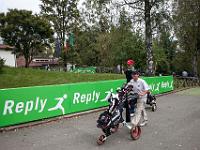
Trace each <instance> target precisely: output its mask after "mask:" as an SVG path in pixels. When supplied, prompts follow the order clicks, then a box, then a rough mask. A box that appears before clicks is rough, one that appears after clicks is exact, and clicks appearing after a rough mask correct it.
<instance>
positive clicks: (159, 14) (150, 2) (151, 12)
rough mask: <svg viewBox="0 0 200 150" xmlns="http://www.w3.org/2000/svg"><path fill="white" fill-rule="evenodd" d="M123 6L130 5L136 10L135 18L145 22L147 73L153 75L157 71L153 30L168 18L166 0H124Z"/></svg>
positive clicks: (136, 20)
mask: <svg viewBox="0 0 200 150" xmlns="http://www.w3.org/2000/svg"><path fill="white" fill-rule="evenodd" d="M123 1H124V3H123V4H121V6H124V5H128V6H129V7H130V8H132V9H133V10H134V11H133V12H134V15H133V18H135V19H134V21H135V22H138V23H139V24H140V25H141V24H143V22H144V24H145V45H146V66H147V74H148V75H153V74H154V72H155V70H154V69H155V67H154V65H155V64H154V61H153V50H152V40H153V38H152V34H153V31H154V30H155V29H156V28H157V27H158V25H159V26H161V23H162V22H163V18H167V15H166V14H167V13H165V12H167V10H166V8H165V2H166V0H132V1H131V0H123Z"/></svg>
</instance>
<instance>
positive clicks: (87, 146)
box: [0, 88, 200, 150]
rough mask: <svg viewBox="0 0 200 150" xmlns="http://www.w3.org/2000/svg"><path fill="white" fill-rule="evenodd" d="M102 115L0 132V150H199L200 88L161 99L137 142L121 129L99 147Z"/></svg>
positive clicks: (85, 116) (150, 114)
mask: <svg viewBox="0 0 200 150" xmlns="http://www.w3.org/2000/svg"><path fill="white" fill-rule="evenodd" d="M99 113H100V112H98V113H92V114H88V115H84V116H81V117H76V118H71V119H65V120H61V121H58V122H51V123H48V124H44V125H40V126H35V127H31V128H24V129H20V130H18V131H9V132H4V133H0V150H107V149H109V150H122V149H124V150H200V88H198V89H197V88H196V89H190V90H186V91H182V92H179V93H176V94H170V95H167V96H162V97H159V98H158V110H157V111H156V112H151V111H150V110H149V111H148V116H149V119H150V120H149V124H148V126H146V127H143V128H142V129H143V130H142V136H141V138H140V139H139V140H137V141H132V140H131V138H130V135H129V131H128V129H127V128H121V129H120V130H119V131H118V132H117V133H115V134H113V135H112V136H111V137H110V138H109V139H108V140H107V141H106V143H105V144H104V145H101V146H97V144H96V139H97V137H98V136H99V135H100V134H101V131H100V130H99V129H98V128H96V119H97V117H98V115H99Z"/></svg>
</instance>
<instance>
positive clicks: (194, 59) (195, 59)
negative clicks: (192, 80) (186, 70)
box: [192, 51, 198, 77]
mask: <svg viewBox="0 0 200 150" xmlns="http://www.w3.org/2000/svg"><path fill="white" fill-rule="evenodd" d="M197 57H198V56H197V51H196V52H195V54H194V55H193V59H192V69H193V75H194V76H195V77H197V76H198V70H197V68H198V65H197Z"/></svg>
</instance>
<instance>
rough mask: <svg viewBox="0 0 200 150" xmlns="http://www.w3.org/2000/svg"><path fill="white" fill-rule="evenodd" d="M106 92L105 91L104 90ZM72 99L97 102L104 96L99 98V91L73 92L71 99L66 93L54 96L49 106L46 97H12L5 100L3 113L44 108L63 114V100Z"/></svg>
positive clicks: (17, 112)
mask: <svg viewBox="0 0 200 150" xmlns="http://www.w3.org/2000/svg"><path fill="white" fill-rule="evenodd" d="M105 93H106V94H107V92H105ZM66 100H67V101H68V100H72V104H74V105H77V104H84V105H88V104H90V103H97V102H98V101H100V102H104V101H105V98H103V99H101V100H100V92H97V91H91V92H88V93H85V94H81V93H78V92H76V93H74V94H73V97H72V99H69V97H68V95H67V94H63V95H62V96H60V97H56V98H54V99H53V101H55V102H56V101H57V102H56V104H55V105H54V106H49V104H48V101H49V99H47V98H40V97H36V99H35V100H26V101H18V102H17V101H16V100H14V99H10V100H6V101H5V103H4V108H3V115H4V116H5V115H12V114H15V113H16V114H23V115H28V114H29V113H31V112H33V111H34V112H37V113H42V112H43V111H44V110H46V109H47V110H48V112H52V111H57V110H60V111H61V112H62V114H65V107H64V102H65V101H66Z"/></svg>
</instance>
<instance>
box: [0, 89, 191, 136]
mask: <svg viewBox="0 0 200 150" xmlns="http://www.w3.org/2000/svg"><path fill="white" fill-rule="evenodd" d="M187 89H189V88H183V89H177V90H174V91H170V92H167V93H162V94H158V95H156V97H161V96H165V95H169V94H173V93H177V92H180V91H183V90H187ZM106 109H107V106H106V107H101V108H97V109H93V110H88V111H84V112H79V113H75V114H70V115H69V114H68V115H64V116H59V117H54V118H50V119H44V120H37V121H33V122H29V123H24V124H20V125H14V126H9V127H3V128H0V133H1V132H7V131H17V130H18V129H22V128H30V127H34V126H38V125H43V124H48V123H51V122H56V121H59V120H61V119H69V118H74V117H77V116H82V115H87V114H90V113H96V112H99V111H103V110H106Z"/></svg>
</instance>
